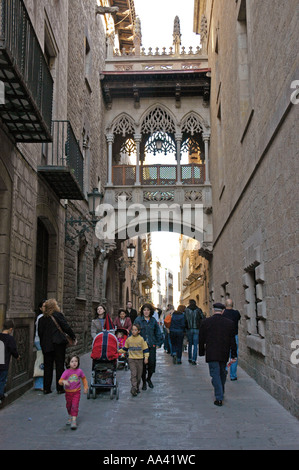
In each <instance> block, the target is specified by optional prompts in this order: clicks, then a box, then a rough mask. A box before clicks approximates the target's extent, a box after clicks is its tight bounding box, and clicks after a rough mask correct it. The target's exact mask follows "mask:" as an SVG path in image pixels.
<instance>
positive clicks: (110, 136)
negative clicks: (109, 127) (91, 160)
mask: <svg viewBox="0 0 299 470" xmlns="http://www.w3.org/2000/svg"><path fill="white" fill-rule="evenodd" d="M106 139H107V143H108V181H107V186H113V183H112V145H113V142H114V135H113V134H107V135H106Z"/></svg>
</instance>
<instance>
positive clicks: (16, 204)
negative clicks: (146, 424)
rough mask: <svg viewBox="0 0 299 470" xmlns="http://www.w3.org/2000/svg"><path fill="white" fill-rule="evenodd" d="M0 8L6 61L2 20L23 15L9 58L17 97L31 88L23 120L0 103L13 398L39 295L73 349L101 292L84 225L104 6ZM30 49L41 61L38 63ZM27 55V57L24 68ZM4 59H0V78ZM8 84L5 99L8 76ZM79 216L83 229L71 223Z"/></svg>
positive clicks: (1, 307) (98, 171)
mask: <svg viewBox="0 0 299 470" xmlns="http://www.w3.org/2000/svg"><path fill="white" fill-rule="evenodd" d="M3 5H4V6H3ZM10 6H11V9H9V8H10ZM0 15H1V18H2V20H4V21H3V22H2V27H3V28H4V29H2V30H1V36H3V37H5V42H4V43H3V44H4V46H3V45H2V48H1V54H2V58H3V57H4V58H5V60H7V63H8V61H9V58H10V54H12V56H13V57H14V58H15V59H18V53H19V50H18V46H19V45H18V43H17V40H16V38H13V40H12V39H11V38H10V37H9V31H10V29H9V25H10V24H12V22H13V21H16V24H18V27H19V28H21V27H23V22H22V21H26V28H27V29H26V34H27V36H26V38H27V45H28V49H27V48H23V49H22V53H23V56H22V58H21V59H22V60H21V61H20V63H18V60H16V62H17V63H16V64H15V65H14V67H15V69H13V70H14V71H15V70H16V68H17V67H18V66H19V67H20V69H19V70H17V71H16V76H17V77H21V78H18V79H19V82H17V86H18V87H19V89H20V90H25V92H24V100H28V102H30V100H31V101H32V96H33V97H34V98H35V101H34V100H33V101H34V102H33V104H32V106H31V108H30V114H29V112H28V116H27V119H28V120H30V123H29V125H28V124H24V122H25V123H26V119H25V118H24V113H23V114H21V111H20V107H19V108H18V109H17V110H16V111H13V112H12V108H7V105H6V104H5V106H2V107H1V109H0V142H1V153H0V175H1V176H0V219H1V231H0V245H1V250H0V266H1V268H0V270H1V272H0V327H2V325H3V322H4V320H5V319H12V320H13V321H14V323H15V331H14V336H15V339H16V342H17V345H18V349H19V353H20V355H21V360H20V361H18V362H16V361H12V364H11V369H10V374H9V378H8V384H7V392H8V400H12V399H14V398H15V397H16V396H18V395H19V394H20V393H22V392H23V391H24V390H26V389H27V388H28V387H31V385H32V374H33V365H34V360H35V349H34V345H33V340H34V321H35V315H36V309H37V306H38V303H39V302H40V301H41V300H42V299H43V298H53V297H54V298H56V299H57V300H58V303H59V305H60V307H61V310H62V311H63V313H64V314H65V316H66V318H67V320H68V321H69V323H70V325H71V326H72V328H73V329H74V331H75V333H76V335H77V336H78V346H77V351H78V352H79V351H84V350H86V348H87V347H88V346H89V345H90V322H91V318H92V316H93V310H94V308H95V306H96V305H97V303H98V302H100V301H101V300H102V298H103V297H105V293H103V275H102V273H103V261H104V259H103V258H104V257H103V256H102V254H103V246H102V245H101V242H100V241H99V240H98V239H97V238H96V237H95V235H94V233H93V227H92V225H90V221H91V216H90V214H89V208H88V194H89V193H91V191H92V189H93V188H98V187H99V182H100V181H104V179H105V178H106V163H105V162H106V145H105V144H103V141H104V134H103V132H102V129H103V126H102V121H103V105H102V92H101V86H100V80H99V72H100V70H102V69H103V67H104V61H105V55H106V24H105V19H104V17H103V15H96V2H95V1H94V0H84V2H82V1H76V2H73V1H71V2H69V1H67V0H64V1H62V2H56V1H54V0H41V1H39V2H36V1H34V0H25V1H24V2H23V1H22V0H16V1H15V2H10V3H9V2H3V4H2V8H1V9H0ZM18 15H19V16H18ZM16 18H17V20H16ZM23 19H24V20H23ZM3 25H5V27H4V26H3ZM24 36H25V33H24ZM19 37H20V36H19ZM14 41H15V42H14ZM35 54H37V55H38V61H41V63H42V64H43V66H44V68H43V69H42V71H38V70H37V71H36V69H35V62H34V60H35V59H34V57H35ZM27 55H28V57H29V61H28V64H29V66H28V68H26V67H25V68H24V69H22V70H21V65H20V64H22V63H25V64H26V63H27V62H26V61H27V59H28V57H27ZM22 61H23V62H22ZM45 64H46V65H45ZM9 67H10V64H9V63H8V65H7V69H6V68H5V67H3V66H1V80H2V81H5V80H6V79H7V77H8V72H7V70H11V68H10V69H9ZM30 68H31V69H32V73H31V74H30ZM17 72H20V73H19V75H17ZM44 77H46V78H47V80H48V82H45V80H44ZM39 84H40V89H39V93H40V94H41V96H44V95H47V93H48V95H47V96H48V102H49V106H48V108H47V109H46V106H45V105H44V104H43V106H40V107H39V95H38V94H36V95H34V91H35V87H36V86H38V85H39ZM5 86H6V90H5V91H6V102H8V101H9V99H10V95H11V93H12V90H11V88H9V81H7V82H5ZM10 106H12V105H11V103H10ZM27 109H29V106H28V107H27ZM36 109H38V111H36ZM34 113H35V114H34ZM46 113H48V114H47V115H46ZM9 116H10V117H11V121H9V119H8V118H9ZM36 116H37V117H36ZM13 119H15V121H17V124H16V126H18V129H19V132H16V131H15V128H14V124H13V123H12V121H13ZM46 121H47V123H46V124H47V125H45V122H46ZM36 123H38V124H36ZM39 123H43V126H44V127H43V128H44V129H46V130H44V131H43V132H40V134H39V135H38V136H37V135H35V134H33V133H32V129H33V128H35V127H37V126H38V125H39ZM26 126H27V127H26ZM30 132H31V134H30ZM49 135H50V137H49ZM60 147H61V148H62V150H61V151H60V150H58V148H60ZM66 158H68V160H67V163H66ZM74 158H75V160H74ZM72 159H73V160H72ZM79 166H80V168H79ZM78 168H79V169H78ZM72 191H73V192H72ZM80 220H81V221H83V225H86V226H87V227H89V228H90V230H87V229H84V230H82V228H83V225H82V224H81V225H80V224H79V223H78V222H76V223H74V221H80ZM105 253H106V252H105Z"/></svg>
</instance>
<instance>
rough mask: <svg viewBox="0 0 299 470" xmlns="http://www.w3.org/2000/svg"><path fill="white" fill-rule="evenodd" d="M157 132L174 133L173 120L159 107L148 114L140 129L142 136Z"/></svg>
mask: <svg viewBox="0 0 299 470" xmlns="http://www.w3.org/2000/svg"><path fill="white" fill-rule="evenodd" d="M158 131H162V132H175V124H174V122H173V119H172V118H171V117H170V116H169V115H168V114H167V112H166V111H165V110H164V109H162V108H160V107H156V108H155V109H153V110H152V111H150V112H149V113H148V115H147V116H146V117H145V118H144V120H143V123H142V127H141V132H142V133H143V134H153V133H154V132H158Z"/></svg>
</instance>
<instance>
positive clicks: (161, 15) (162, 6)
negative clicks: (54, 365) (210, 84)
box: [134, 0, 200, 306]
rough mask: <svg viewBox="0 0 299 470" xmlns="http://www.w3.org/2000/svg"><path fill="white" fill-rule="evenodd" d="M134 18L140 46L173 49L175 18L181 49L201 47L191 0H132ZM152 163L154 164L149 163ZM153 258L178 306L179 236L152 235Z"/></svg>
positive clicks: (171, 234)
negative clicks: (167, 276)
mask: <svg viewBox="0 0 299 470" xmlns="http://www.w3.org/2000/svg"><path fill="white" fill-rule="evenodd" d="M134 3H135V11H136V15H137V16H139V18H140V21H141V33H142V47H144V48H145V49H146V50H147V49H148V48H149V47H152V48H153V49H155V48H156V47H159V49H162V47H166V50H167V51H168V50H169V47H172V46H173V37H172V35H173V25H174V19H175V17H176V16H178V17H179V19H180V28H181V35H182V37H181V46H185V48H186V51H188V50H189V47H190V46H192V47H193V49H195V48H196V47H197V46H200V37H199V35H197V34H195V33H193V8H194V0H184V1H182V0H134ZM151 163H153V162H151ZM151 238H152V256H153V259H155V258H156V257H157V258H158V259H159V260H160V262H161V264H162V266H164V267H168V268H169V269H170V270H171V271H172V272H173V275H174V304H175V306H177V305H178V304H179V295H178V294H179V293H178V284H177V278H178V276H177V273H178V271H179V266H180V259H179V234H176V233H166V232H159V233H158V232H153V233H152V235H151Z"/></svg>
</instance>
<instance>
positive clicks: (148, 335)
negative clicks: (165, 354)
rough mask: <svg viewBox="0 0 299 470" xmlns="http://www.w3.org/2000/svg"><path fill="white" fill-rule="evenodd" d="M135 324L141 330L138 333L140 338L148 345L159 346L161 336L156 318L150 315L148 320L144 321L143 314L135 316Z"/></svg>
mask: <svg viewBox="0 0 299 470" xmlns="http://www.w3.org/2000/svg"><path fill="white" fill-rule="evenodd" d="M134 323H135V324H136V323H138V324H139V325H140V328H141V331H140V334H141V336H142V338H143V339H144V340H145V341H146V342H147V344H148V347H150V348H151V347H153V346H154V345H155V346H159V347H160V346H161V345H162V343H163V336H162V333H161V330H160V327H159V325H158V322H157V320H155V318H154V317H150V320H149V321H146V320H145V318H144V316H143V315H142V316H141V317H137V318H136V320H135V322H134Z"/></svg>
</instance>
